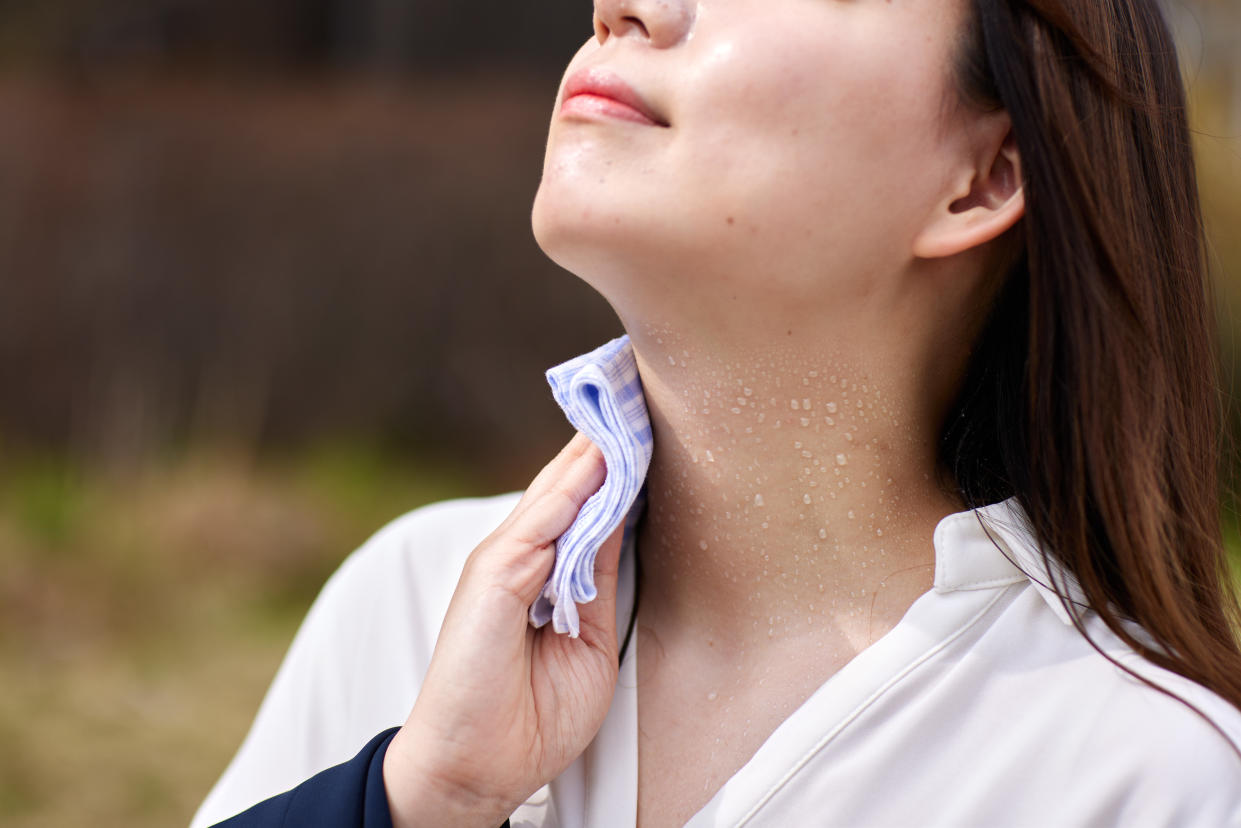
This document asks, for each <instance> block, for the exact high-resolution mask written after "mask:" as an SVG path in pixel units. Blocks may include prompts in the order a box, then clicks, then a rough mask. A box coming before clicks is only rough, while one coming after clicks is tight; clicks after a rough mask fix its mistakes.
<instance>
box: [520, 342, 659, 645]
mask: <svg viewBox="0 0 1241 828" xmlns="http://www.w3.org/2000/svg"><path fill="white" fill-rule="evenodd" d="M547 381H548V382H549V383H551V386H552V396H553V397H555V398H556V402H557V403H559V405H560V407H561V408H562V409H564V413H565V416H566V417H568V418H569V422H570V423H572V424H573V426H574V427H575V428H576V429H577V430H578V431H581V432H582V433H584V434H585V435H586V436H587V437H589V438H590V439H591V441H592V442H594V444H595V445H597V446H598V447H599V449H600V451H602V452H603V459H604V461H605V462H606V463H607V478H606V479H605V480H604V482H603V486H602V487H601V488H600V489H599V491H597V492H595V493H594V494H593V495H591V496H590V498H589V499H588V500H587V501H586V502H585V503H584V504H583V505H582V508H581V510H580V511H579V512H578V514H577V518H576V519H575V520H574V521H573V524H572V525H571V526H569V528H568V529H567V530H565V533H564V534H563V535H561V536H560V537H559V538H558V539H557V540H556V563H555V566H554V567H553V568H552V575H551V577H550V578H549V579H548V581H547V583H546V584H544V586H543V591H542V592H541V593H540V594H539V597H538V598H537V599H536V600H535V602H534V605H533V606H532V607H530V623H531V624H533V625H534V626H536V627H541V626H543V625H544V624H546V623H547V622H548V621H551V622H552V628H553V629H555V631H556V632H558V633H566V632H567V633H568V634H569V635H570V636H572V637H573V638H577V636H578V632H579V627H578V614H577V604H584V603H587V602H589V601H593V600H594V599H595V595H596V594H597V592H596V590H595V555H596V554H597V553H598V551H599V547H600V546H602V545H603V542H604V541H605V540H607V538H608V536H609V535H611V534H612V532H613V531H614V530H615V529H616V527H617V526H619V525H620V523H621V521H624V520H626V518H628V520H627V522H626V525H625V532H626V533H627V534H630V533H632V531H633V529H634V524H635V523H636V518H637V514H638V513H639V511H640V508H641V507H640V505H639V507H638V508H634V502H635V500H637V498H638V494H639V492H641V490H642V485H643V483H644V482H645V481H646V471H647V469H648V468H649V467H650V465H651V450H652V449H653V448H654V445H655V439H654V436H653V435H652V433H651V421H650V418H649V417H648V416H647V413H646V400H645V398H644V397H643V396H642V381H641V380H640V379H639V378H638V364H637V362H636V361H635V360H634V356H633V348H632V347H630V345H629V337H628V336H622V337H619V338H618V339H613V340H612V341H611V342H609V343H607V344H606V345H603V346H601V347H599V348H596V349H595V350H593V351H591V352H590V353H588V354H583V355H582V356H580V357H577V358H575V359H571V360H569V361H568V362H565V363H563V364H561V365H557V366H556V367H555V368H552V369H551V370H549V371H548V372H547Z"/></svg>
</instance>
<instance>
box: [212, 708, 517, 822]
mask: <svg viewBox="0 0 1241 828" xmlns="http://www.w3.org/2000/svg"><path fill="white" fill-rule="evenodd" d="M399 729H400V728H395V727H394V728H391V729H390V730H385V731H384V732H383V733H380V734H379V735H378V736H376V737H375V738H374V739H371V740H370V741H369V742H367V743H366V747H364V748H362V750H361V751H360V752H359V753H358V755H357V756H355V757H353V758H352V759H350V760H349V761H348V762H345V763H344V764H341V765H337V766H335V767H332V768H328V769H327V770H325V771H323V772H322V773H318V774H316V775H314V776H312V777H310V779H308V780H306V781H305V782H303V783H302V784H300V785H298V786H297V787H296V788H294V789H293V790H291V791H286V792H285V793H282V794H280V795H279V796H273V797H272V798H271V799H266V800H263V801H262V802H260V803H259V804H257V805H255V806H254V807H253V808H251V809H249V810H248V811H243V812H242V813H240V814H238V815H237V816H235V817H232V818H231V819H226V820H224V821H223V822H221V823H218V824H217V825H216V828H285V826H289V828H293V826H297V828H392V815H391V814H390V813H389V812H388V794H387V791H385V790H384V779H383V765H384V755H385V754H386V753H387V752H388V745H389V744H390V743H391V742H392V737H393V736H395V735H396V732H397V730H399ZM501 828H509V823H508V820H505V821H504V825H503V826H501Z"/></svg>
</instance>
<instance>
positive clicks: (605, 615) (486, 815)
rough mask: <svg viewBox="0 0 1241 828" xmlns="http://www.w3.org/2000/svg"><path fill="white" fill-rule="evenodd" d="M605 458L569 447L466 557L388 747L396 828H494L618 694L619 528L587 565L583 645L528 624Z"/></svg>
mask: <svg viewBox="0 0 1241 828" xmlns="http://www.w3.org/2000/svg"><path fill="white" fill-rule="evenodd" d="M605 473H606V467H605V465H604V461H603V455H602V454H601V453H600V452H599V449H598V448H596V447H595V446H594V445H593V444H592V443H591V442H590V441H589V440H588V439H587V438H586V437H585V436H584V435H582V434H578V435H577V436H576V437H574V438H573V439H572V440H571V441H570V442H569V444H568V445H567V446H565V448H564V449H563V450H562V451H561V452H560V454H559V455H558V456H557V457H556V459H554V460H553V461H552V462H551V463H549V464H548V465H547V467H546V468H544V469H543V471H542V472H540V473H539V475H538V477H536V478H535V479H534V482H533V483H531V484H530V487H529V488H528V489H527V490H526V493H525V495H523V496H522V498H521V501H520V502H519V503H518V504H517V507H516V508H515V509H514V510H513V513H512V514H511V515H509V516H508V518H507V519H506V520H505V521H504V523H503V524H501V525H500V527H499V528H498V529H496V530H495V532H493V533H492V534H491V535H490V536H489V537H488V538H487V539H486V540H484V541H483V542H482V543H481V544H479V546H478V548H477V549H475V550H474V551H473V552H472V553H471V554H470V557H469V559H468V560H467V561H466V565H465V570H464V571H463V572H462V575H461V580H460V581H459V582H458V584H457V589H456V592H454V593H453V597H452V602H451V603H450V605H449V607H448V614H447V615H446V616H445V618H444V624H443V626H442V627H441V629H440V635H439V639H438V641H437V642H436V645H435V652H434V654H433V655H432V657H431V665H430V667H429V668H428V671H427V675H426V679H425V681H424V682H423V685H422V690H421V692H420V693H419V695H418V700H417V702H416V703H415V704H414V709H413V711H412V712H411V713H410V715H409V719H408V720H407V721H406V722H405V726H404V727H402V728H401V730H400V731H399V732H398V733H397V735H396V737H395V738H394V739H393V741H392V744H391V745H390V746H389V747H388V752H387V755H386V756H385V759H384V768H383V773H384V784H385V786H386V788H387V792H388V802H389V805H390V808H391V811H392V818H393V824H394V825H395V826H397V828H409V827H410V826H415V825H418V826H423V825H425V826H479V828H483V827H484V826H485V827H486V828H495V826H498V825H500V824H501V823H503V822H504V820H505V819H507V818H508V817H509V815H510V814H512V812H513V811H514V810H515V809H516V808H517V807H518V806H519V805H520V804H521V803H522V802H524V801H525V800H526V799H527V798H528V797H529V796H530V795H531V794H532V793H534V792H535V791H536V790H538V789H539V788H540V787H542V786H543V785H544V784H546V783H547V782H548V781H550V780H551V779H553V778H555V777H556V776H558V775H559V774H560V773H561V772H562V771H563V770H564V769H565V768H566V767H568V766H569V764H570V763H571V762H572V761H573V760H574V759H575V758H577V756H578V755H579V754H581V752H582V751H583V750H585V749H586V746H587V745H588V744H590V741H591V740H592V739H593V738H594V736H595V733H596V732H597V731H598V730H599V727H600V726H601V725H602V724H603V719H604V717H605V716H606V714H607V710H608V707H609V705H610V704H611V700H612V694H613V692H614V691H615V688H616V673H617V653H616V649H617V644H616V609H615V608H616V571H617V565H618V559H619V557H620V545H621V529H620V528H618V529H617V531H616V532H614V533H613V534H612V536H611V537H610V538H609V539H608V540H607V542H606V543H605V544H604V545H603V548H602V549H600V551H599V554H598V557H597V558H596V559H595V585H596V587H597V588H598V593H599V594H598V597H597V598H596V599H595V600H594V601H592V602H591V603H589V604H586V605H583V606H582V607H580V608H579V609H580V616H581V635H580V637H579V638H576V639H574V638H570V637H568V636H567V635H559V634H557V633H555V632H554V631H553V630H552V628H551V625H550V624H549V625H547V626H545V627H543V628H541V629H539V630H535V629H534V628H533V627H531V626H530V624H529V620H528V611H529V608H530V605H531V604H533V603H534V600H535V598H536V597H537V596H538V594H539V591H540V590H541V589H542V587H543V584H544V583H545V582H546V580H547V578H548V576H549V575H550V573H551V569H552V564H553V562H554V560H555V542H556V538H558V537H559V536H560V535H561V534H562V533H563V532H564V531H565V530H566V529H568V528H569V525H570V524H571V523H572V522H573V519H574V518H575V517H576V516H577V513H578V511H579V510H580V509H581V507H582V504H583V503H585V502H586V499H587V498H588V497H590V495H592V494H593V493H594V492H595V491H596V490H597V489H598V488H599V487H600V486H601V485H602V483H603V479H604V476H605Z"/></svg>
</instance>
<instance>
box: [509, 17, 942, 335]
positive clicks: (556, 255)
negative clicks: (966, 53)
mask: <svg viewBox="0 0 1241 828" xmlns="http://www.w3.org/2000/svg"><path fill="white" fill-rule="evenodd" d="M964 5H965V4H964V2H963V0H597V2H596V3H595V34H596V36H595V37H594V38H592V39H591V40H589V41H588V42H587V43H586V44H585V45H584V46H583V47H582V48H581V50H580V51H579V52H578V53H577V55H576V56H575V57H574V58H573V60H572V62H571V63H570V65H569V68H568V70H567V71H566V73H565V81H564V82H562V83H561V87H560V91H559V94H558V96H557V100H556V109H555V113H554V115H553V117H552V123H551V129H550V134H549V136H548V144H547V155H546V159H545V163H544V170H543V180H542V183H541V185H540V188H539V192H538V196H537V198H536V200H535V205H534V216H533V219H534V229H535V235H536V237H537V238H538V240H539V243H540V245H541V246H542V247H543V249H544V250H545V251H546V252H547V253H548V255H550V256H551V257H552V258H553V259H554V260H556V261H557V262H559V263H560V264H561V265H563V266H564V267H566V268H568V269H569V270H572V271H574V272H575V273H577V274H578V275H579V276H581V277H582V278H584V279H585V280H586V281H587V282H590V283H591V284H593V285H594V286H595V287H596V289H598V290H599V291H600V292H601V293H603V295H604V296H605V297H606V298H608V299H609V300H610V301H611V302H612V304H613V306H614V307H616V309H617V310H618V311H619V312H620V313H621V316H622V318H623V319H624V318H625V317H626V315H627V313H628V312H631V311H632V312H633V313H639V314H640V313H644V312H646V309H648V308H650V307H652V306H651V303H652V302H655V303H664V304H666V303H668V302H676V301H678V299H685V300H687V301H689V302H693V303H695V304H696V306H698V307H702V308H704V309H705V310H707V311H709V312H718V313H726V312H727V310H728V307H727V306H729V305H730V303H731V305H732V306H736V305H737V303H738V301H739V300H741V303H742V304H747V303H748V300H751V299H757V300H759V301H763V302H778V303H782V304H784V305H786V306H787V308H788V310H789V311H790V312H796V311H797V310H798V309H806V310H812V309H816V308H815V306H817V312H820V313H821V312H822V311H823V303H825V302H828V301H829V300H832V301H838V300H840V299H842V298H846V297H848V296H850V295H855V296H862V297H872V298H873V296H874V294H875V292H876V291H883V290H884V289H885V286H884V284H883V282H882V277H883V274H884V273H885V272H887V271H892V272H896V271H899V270H900V269H901V268H902V266H903V265H904V264H907V263H908V261H909V260H910V255H911V254H910V246H911V244H912V240H913V238H914V236H915V235H916V234H917V232H918V230H919V229H920V228H921V226H922V223H924V222H925V220H926V218H927V216H928V215H929V214H930V213H931V211H933V210H934V209H935V208H936V207H937V206H938V205H939V204H941V203H942V200H943V195H944V190H945V186H946V181H947V180H948V176H949V174H950V171H949V169H948V167H949V165H948V163H947V159H949V158H951V157H954V153H955V155H957V156H959V155H960V154H961V153H960V146H961V142H962V141H963V140H964V139H963V137H962V136H960V135H958V134H956V132H954V130H953V129H952V128H951V123H952V121H951V119H950V118H949V117H948V116H949V113H951V111H952V109H951V106H952V104H951V102H952V101H953V100H954V99H955V98H954V96H955V93H954V92H953V86H952V72H951V64H952V56H953V54H954V51H955V43H956V39H957V33H958V31H959V29H960V28H961V26H962V24H963V21H964ZM575 92H577V93H582V94H574V93H575ZM630 96H632V97H630ZM618 99H619V100H620V101H626V100H627V102H628V103H629V104H631V106H627V105H625V103H620V102H618ZM957 132H960V130H958V131H957ZM704 281H705V282H706V283H704ZM707 288H709V289H707ZM893 289H895V288H893ZM657 306H658V304H657V305H655V307H657ZM750 310H753V308H752V307H751V308H750ZM627 321H628V320H627Z"/></svg>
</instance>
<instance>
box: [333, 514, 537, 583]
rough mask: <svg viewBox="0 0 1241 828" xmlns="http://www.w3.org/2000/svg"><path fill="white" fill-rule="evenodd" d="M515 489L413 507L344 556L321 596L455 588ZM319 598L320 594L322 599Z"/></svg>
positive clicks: (496, 523)
mask: <svg viewBox="0 0 1241 828" xmlns="http://www.w3.org/2000/svg"><path fill="white" fill-rule="evenodd" d="M520 498H521V493H519V492H512V493H509V494H503V495H497V496H494V497H483V498H467V499H460V500H446V501H441V502H439V503H433V504H431V505H428V506H423V507H421V508H418V509H415V510H413V511H411V512H408V513H406V514H404V515H402V516H401V517H398V518H396V519H395V520H393V521H392V522H391V523H389V524H387V525H386V526H384V527H383V528H382V529H380V530H379V531H378V532H376V533H375V534H374V535H373V536H371V538H370V539H369V540H367V541H366V542H365V543H364V544H362V546H360V547H359V548H358V549H357V550H356V551H355V552H354V553H353V554H352V555H350V556H349V557H348V558H346V559H345V561H344V562H343V563H342V564H341V566H340V568H339V569H338V570H337V571H336V572H335V573H334V574H333V575H332V577H331V578H329V579H328V582H327V584H326V585H325V586H324V596H328V595H331V594H332V593H335V592H348V593H353V592H357V591H363V592H370V591H371V590H375V589H378V590H382V591H390V590H393V589H397V590H400V589H432V590H438V589H439V588H440V587H441V586H443V585H444V584H445V583H448V585H449V586H450V587H451V586H455V585H456V582H457V579H458V578H459V577H460V575H461V570H462V569H463V568H464V566H465V560H466V558H468V557H469V555H470V552H472V551H473V550H474V548H475V547H476V546H478V544H479V543H481V542H482V541H483V540H484V539H485V538H486V537H487V535H489V534H490V533H491V532H492V531H493V530H495V528H496V527H497V526H499V525H500V524H501V523H502V522H503V521H504V519H505V518H506V517H507V516H508V515H509V513H510V512H512V510H513V508H514V507H515V506H516V505H517V501H518V500H519V499H520ZM322 597H323V596H321V598H322Z"/></svg>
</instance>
